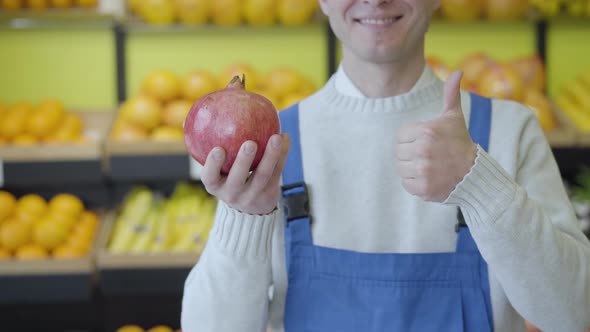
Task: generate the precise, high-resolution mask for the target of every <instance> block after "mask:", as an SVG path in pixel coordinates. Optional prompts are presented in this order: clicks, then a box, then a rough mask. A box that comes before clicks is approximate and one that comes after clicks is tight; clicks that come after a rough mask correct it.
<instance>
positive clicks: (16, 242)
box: [0, 191, 98, 260]
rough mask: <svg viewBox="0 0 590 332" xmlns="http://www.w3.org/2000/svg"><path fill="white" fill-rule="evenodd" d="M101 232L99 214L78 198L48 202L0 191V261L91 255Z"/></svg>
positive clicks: (68, 196) (65, 196)
mask: <svg viewBox="0 0 590 332" xmlns="http://www.w3.org/2000/svg"><path fill="white" fill-rule="evenodd" d="M97 228H98V217H97V215H96V213H94V212H92V211H89V210H85V208H84V204H83V202H82V201H81V200H80V199H79V198H78V197H76V196H74V195H71V194H67V193H61V194H57V195H55V196H53V197H52V198H51V199H50V200H49V201H46V200H45V199H44V198H43V197H41V196H39V195H37V194H27V195H24V196H22V197H20V198H19V199H17V198H16V197H15V196H14V195H13V194H11V193H9V192H7V191H0V260H6V259H11V258H14V259H17V260H26V259H44V258H49V257H53V258H55V259H67V258H75V257H82V256H84V255H86V254H88V252H89V251H90V249H91V247H92V243H93V241H94V238H95V235H96V231H97Z"/></svg>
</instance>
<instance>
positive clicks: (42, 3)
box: [27, 0, 49, 10]
mask: <svg viewBox="0 0 590 332" xmlns="http://www.w3.org/2000/svg"><path fill="white" fill-rule="evenodd" d="M27 5H28V6H29V8H31V9H35V10H44V9H47V7H49V0H27Z"/></svg>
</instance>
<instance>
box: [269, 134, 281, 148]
mask: <svg viewBox="0 0 590 332" xmlns="http://www.w3.org/2000/svg"><path fill="white" fill-rule="evenodd" d="M270 144H271V145H272V147H273V148H278V147H280V146H281V138H280V137H279V136H273V137H271V139H270Z"/></svg>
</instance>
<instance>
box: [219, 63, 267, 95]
mask: <svg viewBox="0 0 590 332" xmlns="http://www.w3.org/2000/svg"><path fill="white" fill-rule="evenodd" d="M236 75H237V76H240V77H242V75H244V76H245V77H246V82H245V84H246V90H254V89H257V88H258V87H259V79H258V73H257V71H256V69H254V67H252V66H251V65H249V64H247V63H234V64H231V65H229V66H228V67H226V68H225V70H224V71H223V73H222V74H221V76H220V77H219V82H221V84H222V85H223V87H225V86H226V85H227V84H228V83H229V81H231V80H232V78H233V77H234V76H236Z"/></svg>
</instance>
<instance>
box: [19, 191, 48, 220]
mask: <svg viewBox="0 0 590 332" xmlns="http://www.w3.org/2000/svg"><path fill="white" fill-rule="evenodd" d="M46 210H47V202H45V199H43V197H41V196H39V195H37V194H28V195H24V196H22V197H21V198H19V199H18V200H17V201H16V217H17V218H18V219H20V220H23V221H31V220H34V219H37V218H39V217H41V216H42V215H43V214H44V213H45V211H46Z"/></svg>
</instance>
